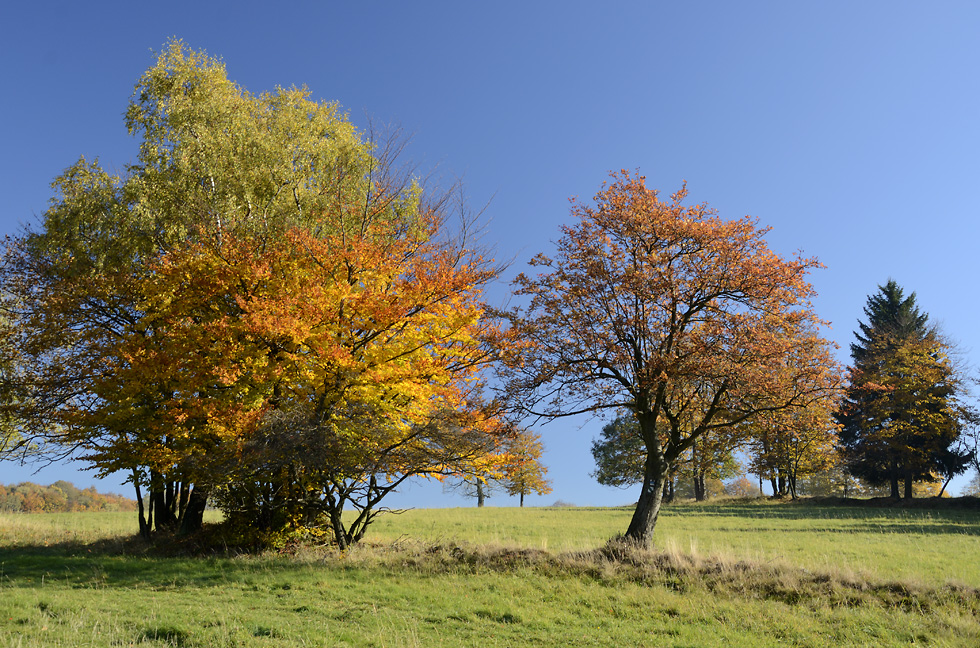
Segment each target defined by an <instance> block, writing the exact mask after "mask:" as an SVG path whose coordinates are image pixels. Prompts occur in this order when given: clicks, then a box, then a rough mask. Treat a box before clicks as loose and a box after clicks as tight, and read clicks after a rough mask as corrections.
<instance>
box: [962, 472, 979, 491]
mask: <svg viewBox="0 0 980 648" xmlns="http://www.w3.org/2000/svg"><path fill="white" fill-rule="evenodd" d="M963 495H968V496H970V497H980V472H978V473H976V474H974V475H973V479H971V480H970V483H968V484H967V485H966V487H965V488H964V489H963Z"/></svg>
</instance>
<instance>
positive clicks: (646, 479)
mask: <svg viewBox="0 0 980 648" xmlns="http://www.w3.org/2000/svg"><path fill="white" fill-rule="evenodd" d="M647 452H648V454H647V461H646V468H645V469H644V475H643V489H642V490H641V491H640V499H639V500H638V501H637V502H636V510H635V511H633V518H632V519H631V520H630V525H629V528H628V529H626V535H625V536H624V537H625V538H626V539H627V540H629V541H631V542H635V543H636V544H637V545H639V546H641V547H643V548H648V547H650V545H651V544H652V543H653V530H654V528H655V527H656V526H657V516H659V515H660V505H661V504H662V503H663V497H664V483H665V482H666V481H667V466H666V465H665V463H664V462H663V461H662V460H659V459H658V458H655V457H653V456H651V453H650V452H649V451H647Z"/></svg>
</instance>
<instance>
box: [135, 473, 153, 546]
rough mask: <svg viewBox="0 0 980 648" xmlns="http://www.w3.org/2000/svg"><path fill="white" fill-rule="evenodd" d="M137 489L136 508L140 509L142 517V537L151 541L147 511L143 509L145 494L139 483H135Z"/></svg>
mask: <svg viewBox="0 0 980 648" xmlns="http://www.w3.org/2000/svg"><path fill="white" fill-rule="evenodd" d="M133 485H134V486H135V487H136V506H137V507H138V508H139V515H140V537H142V538H143V539H145V540H149V539H150V525H149V524H147V522H146V511H145V509H144V508H143V493H142V492H141V491H140V485H139V484H138V483H137V482H135V481H134V482H133Z"/></svg>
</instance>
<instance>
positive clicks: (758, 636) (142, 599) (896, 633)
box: [0, 502, 980, 647]
mask: <svg viewBox="0 0 980 648" xmlns="http://www.w3.org/2000/svg"><path fill="white" fill-rule="evenodd" d="M629 515H630V511H629V510H628V509H618V508H528V509H515V508H485V509H476V508H469V509H439V510H416V511H408V512H405V513H403V514H401V515H393V516H388V517H387V518H384V519H382V520H381V521H380V522H379V523H378V524H377V525H376V526H375V527H374V530H373V532H372V534H371V536H370V538H369V539H368V541H367V542H366V543H365V544H364V545H363V546H359V547H357V548H355V549H354V550H352V551H350V552H348V553H346V554H339V553H337V552H336V551H334V550H332V549H331V548H329V547H309V546H307V547H291V548H289V549H288V550H285V551H283V552H279V553H266V554H263V555H257V556H256V555H252V556H232V555H212V556H207V557H200V556H198V557H190V556H183V557H181V556H178V557H166V556H162V555H160V554H159V552H158V551H156V550H155V549H154V548H153V547H148V546H146V545H144V544H142V543H140V542H139V541H137V540H135V539H132V535H133V532H134V527H135V519H134V518H133V514H122V513H88V514H85V515H80V514H61V515H58V514H52V515H46V514H41V515H23V514H19V515H2V514H0V646H119V645H144V646H188V647H190V646H303V645H308V646H613V645H616V646H722V645H738V646H741V645H752V646H786V645H797V646H821V647H824V646H827V645H855V646H863V645H876V646H892V645H894V646H898V645H908V644H910V643H925V644H928V645H939V646H945V645H949V646H959V645H963V646H976V645H980V589H978V588H980V567H978V565H977V562H978V561H977V560H976V557H977V556H980V512H978V511H976V510H970V509H952V508H949V509H906V508H894V507H882V508H876V507H861V508H858V507H843V506H833V505H818V504H810V505H797V504H775V503H768V502H727V503H711V504H704V505H680V506H672V507H668V508H667V509H665V511H664V513H663V516H662V519H661V524H660V526H659V527H658V536H657V548H656V549H655V550H654V551H651V552H635V551H624V550H616V549H608V548H605V549H604V548H603V546H604V545H605V543H606V541H607V539H608V538H609V537H610V536H612V535H614V534H615V533H617V532H619V531H622V530H623V529H625V525H626V523H627V522H628V519H629Z"/></svg>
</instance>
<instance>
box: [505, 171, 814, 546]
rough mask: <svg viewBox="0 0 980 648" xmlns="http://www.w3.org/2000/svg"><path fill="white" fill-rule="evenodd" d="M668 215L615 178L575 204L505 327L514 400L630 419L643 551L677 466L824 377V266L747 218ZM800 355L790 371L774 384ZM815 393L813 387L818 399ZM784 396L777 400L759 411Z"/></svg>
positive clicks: (678, 204)
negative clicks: (819, 294)
mask: <svg viewBox="0 0 980 648" xmlns="http://www.w3.org/2000/svg"><path fill="white" fill-rule="evenodd" d="M686 195H687V191H686V189H685V188H682V189H681V190H680V191H678V192H677V193H675V194H674V195H673V196H672V197H671V199H670V200H669V201H664V200H661V199H660V197H659V195H658V193H657V192H656V191H654V190H650V189H647V187H646V184H645V179H644V178H643V177H641V176H633V175H630V174H629V173H627V172H625V171H624V172H622V173H619V174H614V175H613V177H612V182H611V183H610V184H608V185H604V186H603V188H602V190H601V191H600V192H599V193H598V194H597V195H596V196H595V202H594V204H592V205H584V204H575V205H574V207H573V215H574V216H575V217H576V219H577V222H576V223H574V224H572V225H568V226H565V227H563V228H562V237H561V238H560V239H559V240H558V242H557V251H556V253H555V254H554V256H552V257H549V256H545V255H543V254H540V255H538V256H536V257H535V258H534V259H533V261H532V262H531V264H532V266H534V267H536V268H537V269H538V270H539V274H536V275H533V276H528V275H525V274H522V275H520V276H518V278H517V279H516V280H515V282H514V288H515V294H516V295H518V296H521V297H524V298H526V299H527V300H528V303H527V306H526V309H515V310H513V311H511V312H510V313H508V315H507V316H508V319H509V321H510V329H509V331H508V334H509V335H510V336H511V337H512V339H513V342H514V344H515V348H514V350H513V351H512V352H509V353H507V354H506V355H505V357H506V360H507V368H506V370H505V378H506V384H507V393H508V395H509V396H510V397H511V398H512V400H513V403H514V404H515V406H516V407H521V408H523V409H524V411H525V412H526V413H527V414H530V415H537V416H543V417H556V416H569V415H575V414H579V413H583V412H597V411H604V410H626V411H628V412H631V413H632V415H633V416H635V417H636V420H637V422H638V424H639V425H638V433H639V435H640V437H641V440H642V443H643V446H644V448H645V452H646V457H645V462H644V477H643V487H642V491H641V493H640V497H639V501H638V502H637V506H636V510H635V512H634V515H633V518H632V521H631V522H630V525H629V528H628V529H627V531H626V534H625V535H626V539H627V540H628V541H631V542H635V543H638V544H640V545H649V543H650V542H651V539H652V535H653V531H654V527H655V525H656V521H657V515H658V513H659V511H660V504H661V499H662V496H663V491H664V484H665V482H666V480H667V476H668V473H669V471H670V468H671V466H672V465H674V463H675V462H677V461H678V459H679V458H680V457H681V455H682V454H683V453H684V452H685V451H686V450H687V449H688V448H690V447H691V446H692V444H694V443H695V441H697V439H698V438H700V437H701V436H703V435H704V434H706V433H708V432H711V433H713V434H714V433H717V432H721V431H725V430H735V429H737V428H738V426H740V425H741V424H742V423H744V422H746V421H748V420H750V419H751V418H752V417H753V416H756V415H757V414H759V413H760V412H766V411H774V410H779V409H783V408H787V407H792V406H794V405H796V404H798V403H799V402H801V401H802V400H804V399H808V398H811V397H812V394H811V393H810V392H811V391H812V390H813V389H814V388H815V387H814V385H820V384H822V383H821V381H819V380H814V376H815V375H818V374H824V373H826V372H827V371H829V370H831V365H830V363H829V353H828V349H829V345H828V343H827V342H826V341H824V340H823V339H822V338H821V337H820V336H819V335H818V334H817V329H818V327H819V325H820V322H819V320H817V318H816V317H815V315H814V313H813V310H812V307H811V305H810V303H809V299H810V298H811V297H812V296H813V294H814V291H813V289H812V287H811V286H810V284H809V283H808V282H807V281H806V275H807V272H808V271H809V270H810V269H812V268H815V267H818V266H819V264H818V262H817V261H816V260H815V259H806V258H794V259H792V260H785V259H782V258H780V257H779V256H777V255H776V254H775V253H773V252H772V251H771V250H770V249H769V248H768V247H767V246H766V244H765V241H764V239H763V237H764V235H765V233H766V231H767V230H766V229H760V228H758V227H756V225H755V223H754V222H753V221H752V220H751V219H749V218H742V219H738V220H723V219H721V218H719V217H717V216H716V215H715V213H714V212H713V211H712V210H710V209H709V208H708V207H707V206H705V205H703V204H701V205H693V206H685V205H684V204H683V201H684V198H685V197H686ZM790 355H792V356H793V357H795V358H799V359H801V360H800V362H798V363H796V364H794V368H793V371H775V368H776V367H777V366H779V365H780V364H781V362H782V360H783V359H784V358H786V357H788V356H790ZM816 388H817V389H819V388H820V387H816ZM769 394H778V395H779V397H778V398H777V399H762V398H761V396H763V395H769Z"/></svg>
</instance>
